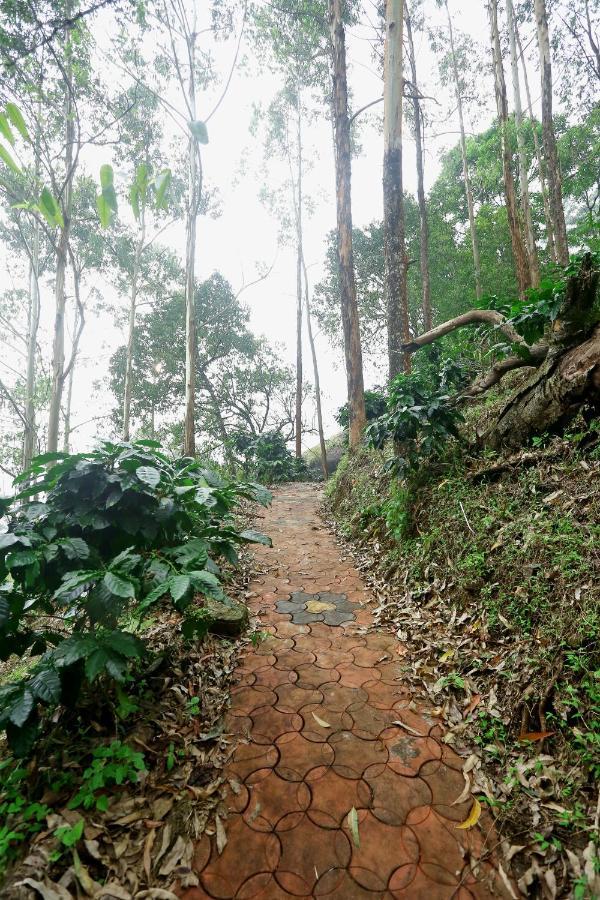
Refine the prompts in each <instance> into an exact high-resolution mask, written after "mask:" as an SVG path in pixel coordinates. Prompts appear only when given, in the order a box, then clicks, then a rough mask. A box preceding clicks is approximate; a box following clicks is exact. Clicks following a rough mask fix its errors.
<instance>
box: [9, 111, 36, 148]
mask: <svg viewBox="0 0 600 900" xmlns="http://www.w3.org/2000/svg"><path fill="white" fill-rule="evenodd" d="M5 110H6V115H7V116H8V118H9V119H10V121H11V123H12V124H13V125H14V126H15V128H16V129H17V131H18V132H19V134H20V135H21V137H22V138H23V139H24V140H25V141H29V143H31V138H30V137H29V132H28V131H27V125H26V124H25V119H24V118H23V114H22V112H21V110H20V109H19V107H18V106H17V105H16V104H15V103H7V104H6V106H5Z"/></svg>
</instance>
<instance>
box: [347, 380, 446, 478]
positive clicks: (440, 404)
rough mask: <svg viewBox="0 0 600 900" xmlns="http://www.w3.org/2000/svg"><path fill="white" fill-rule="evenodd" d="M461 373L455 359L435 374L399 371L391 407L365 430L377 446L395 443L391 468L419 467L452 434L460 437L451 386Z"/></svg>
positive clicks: (378, 448)
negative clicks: (400, 373)
mask: <svg viewBox="0 0 600 900" xmlns="http://www.w3.org/2000/svg"><path fill="white" fill-rule="evenodd" d="M460 376H461V370H460V367H457V366H456V364H455V363H454V362H450V363H449V364H448V366H443V367H442V369H441V370H440V372H439V374H437V373H435V372H434V373H433V377H431V376H430V375H428V373H425V374H414V375H398V376H397V377H396V378H395V379H394V380H393V381H392V383H391V384H390V388H389V396H388V400H387V411H386V412H385V413H384V415H382V416H380V418H378V419H376V420H375V421H374V422H373V423H372V424H371V425H369V427H368V428H367V430H366V432H365V436H366V440H367V443H368V444H369V445H370V446H371V447H374V448H375V449H377V450H381V449H383V447H384V446H385V445H386V444H387V443H388V442H392V443H393V444H394V447H395V450H396V455H395V457H394V459H393V460H392V461H391V468H392V469H393V470H394V471H396V472H398V471H403V470H406V469H413V470H414V469H417V468H418V467H419V465H420V464H421V462H422V461H423V459H426V458H429V457H431V456H436V455H439V454H440V453H441V452H442V451H443V450H444V448H445V447H446V445H447V443H448V440H449V439H450V438H458V437H459V434H458V430H457V425H458V423H459V422H461V421H462V418H463V417H462V415H461V413H460V412H459V411H458V410H457V409H456V407H455V406H453V405H452V401H451V398H450V396H449V394H448V388H449V387H450V386H451V385H453V384H455V383H456V381H457V380H458V379H459V378H460Z"/></svg>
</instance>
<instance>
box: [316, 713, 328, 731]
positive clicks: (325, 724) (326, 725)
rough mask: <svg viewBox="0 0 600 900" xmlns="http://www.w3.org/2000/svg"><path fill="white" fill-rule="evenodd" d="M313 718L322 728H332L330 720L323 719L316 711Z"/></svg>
mask: <svg viewBox="0 0 600 900" xmlns="http://www.w3.org/2000/svg"><path fill="white" fill-rule="evenodd" d="M313 718H314V720H315V722H316V723H317V725H320V726H321V728H331V725H330V724H329V722H325V721H324V720H323V719H320V718H319V717H318V715H317V714H316V713H313Z"/></svg>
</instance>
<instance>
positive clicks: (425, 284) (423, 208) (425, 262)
mask: <svg viewBox="0 0 600 900" xmlns="http://www.w3.org/2000/svg"><path fill="white" fill-rule="evenodd" d="M404 19H405V22H406V36H407V38H408V51H409V59H410V73H411V78H412V85H413V116H414V120H415V152H416V156H417V199H418V202H419V242H420V256H421V284H422V289H423V295H422V310H423V326H424V329H425V331H429V329H430V328H432V327H433V318H432V315H431V284H430V281H429V224H428V222H427V204H426V202H425V171H424V165H423V118H422V115H421V101H420V100H419V88H418V84H417V58H416V55H415V45H414V41H413V33H412V22H411V18H410V12H409V9H408V5H407V3H406V0H405V2H404Z"/></svg>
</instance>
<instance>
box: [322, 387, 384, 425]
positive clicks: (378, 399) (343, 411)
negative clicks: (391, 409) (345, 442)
mask: <svg viewBox="0 0 600 900" xmlns="http://www.w3.org/2000/svg"><path fill="white" fill-rule="evenodd" d="M386 408H387V400H386V396H385V394H384V393H383V391H379V390H373V391H365V412H366V414H367V422H372V421H373V420H374V419H378V418H379V417H380V416H382V415H383V414H384V413H385V411H386ZM335 420H336V422H337V423H338V425H340V426H341V427H342V428H348V425H349V422H350V418H349V415H348V404H347V403H344V405H343V406H340V408H339V409H338V411H337V414H336V417H335Z"/></svg>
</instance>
